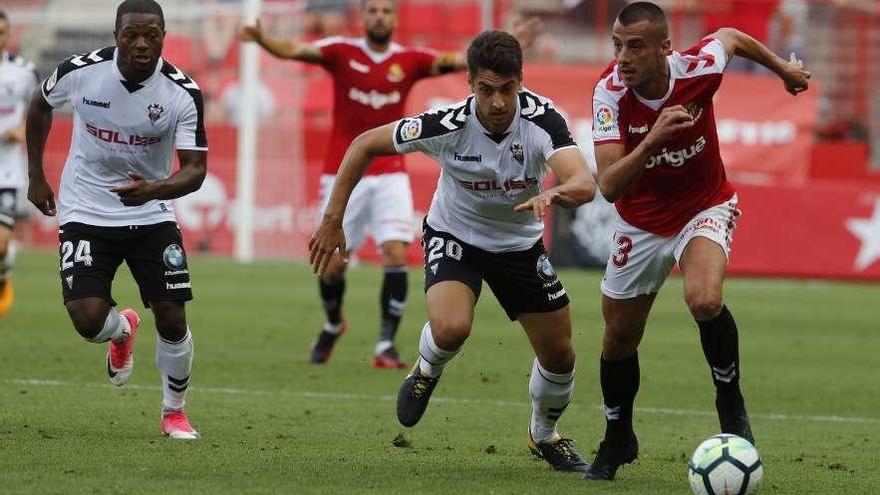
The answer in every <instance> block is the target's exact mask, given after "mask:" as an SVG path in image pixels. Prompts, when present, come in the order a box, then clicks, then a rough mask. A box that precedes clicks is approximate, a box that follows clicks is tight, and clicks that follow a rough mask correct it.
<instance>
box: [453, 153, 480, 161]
mask: <svg viewBox="0 0 880 495" xmlns="http://www.w3.org/2000/svg"><path fill="white" fill-rule="evenodd" d="M455 159H456V160H458V161H460V162H482V161H483V155H459V154H458V153H455Z"/></svg>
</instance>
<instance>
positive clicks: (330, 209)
mask: <svg viewBox="0 0 880 495" xmlns="http://www.w3.org/2000/svg"><path fill="white" fill-rule="evenodd" d="M396 126H397V122H394V123H391V124H386V125H383V126H381V127H376V128H374V129H370V130H369V131H367V132H365V133H363V134H361V135H360V136H358V137H357V138H356V139H355V140H354V141H352V143H351V146H349V147H348V151H346V153H345V157H344V158H343V159H342V164H341V165H340V166H339V171H338V172H337V173H336V180H335V181H334V182H333V190H332V191H331V192H330V200H329V202H328V203H327V208H325V209H324V216H323V218H322V219H321V224H320V225H319V226H318V230H316V231H315V233H314V235H312V238H311V239H309V263H311V265H312V267H313V269H314V271H315V273H317V274H318V275H323V274H324V271H325V270H326V269H327V265H328V263H330V258H331V257H332V256H333V253H334V252H335V251H336V250H337V249H338V250H339V253H340V254H341V255H342V257H343V261H346V262H347V261H348V259H347V256H348V252H347V250H346V248H345V234H344V233H343V232H342V219H343V217H344V215H345V208H346V206H347V205H348V199H349V198H350V197H351V192H352V191H353V190H354V186H356V185H357V183H358V182H359V181H360V180H361V177H363V176H364V171H366V170H367V165H369V164H370V162H371V161H372V160H373V157H376V156H383V155H397V154H399V153H398V152H397V150H396V149H395V148H394V128H395V127H396Z"/></svg>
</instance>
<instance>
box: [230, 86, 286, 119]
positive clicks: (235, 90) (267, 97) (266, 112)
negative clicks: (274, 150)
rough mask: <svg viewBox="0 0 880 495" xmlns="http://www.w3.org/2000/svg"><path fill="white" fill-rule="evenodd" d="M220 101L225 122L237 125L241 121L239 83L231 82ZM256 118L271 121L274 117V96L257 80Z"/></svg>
mask: <svg viewBox="0 0 880 495" xmlns="http://www.w3.org/2000/svg"><path fill="white" fill-rule="evenodd" d="M220 99H221V101H222V107H221V108H222V110H223V112H224V115H225V117H226V119H225V120H227V121H228V122H231V123H233V124H235V125H236V126H237V125H239V122H240V121H241V105H240V103H241V101H242V94H241V83H240V81H237V80H236V81H233V82H231V83H229V85H227V86H226V88H225V89H224V90H223V94H222V96H221V97H220ZM257 105H258V106H257V117H258V118H259V119H260V121H261V122H262V121H264V120H267V119H271V118H272V117H273V116H274V115H275V108H276V107H275V96H273V94H272V90H271V89H269V87H268V86H266V85H265V84H263V81H260V80H257Z"/></svg>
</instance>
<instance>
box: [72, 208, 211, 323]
mask: <svg viewBox="0 0 880 495" xmlns="http://www.w3.org/2000/svg"><path fill="white" fill-rule="evenodd" d="M58 232H59V234H58V239H59V242H60V248H59V256H60V258H61V291H62V293H63V294H64V302H65V303H66V302H68V301H73V300H76V299H82V298H84V297H101V298H104V299H106V300H108V301H110V304H112V305H114V306H115V305H116V301H114V300H113V297H112V296H111V285H112V283H113V277H114V276H115V275H116V269H117V268H119V265H120V264H122V261H123V260H124V261H125V263H126V264H127V265H128V268H129V270H131V274H132V276H133V277H134V280H135V281H136V282H137V284H138V288H139V289H140V292H141V300H142V301H143V303H144V306H147V307H149V306H150V301H189V300H191V299H192V298H193V296H192V288H191V284H190V281H189V268H188V267H187V263H186V252H185V251H184V250H183V240H182V238H181V236H180V229H179V228H178V227H177V224H176V223H175V222H162V223H157V224H153V225H136V226H131V227H95V226H92V225H85V224H81V223H74V222H70V223H65V224H64V225H62V226H61V229H60V230H59V231H58Z"/></svg>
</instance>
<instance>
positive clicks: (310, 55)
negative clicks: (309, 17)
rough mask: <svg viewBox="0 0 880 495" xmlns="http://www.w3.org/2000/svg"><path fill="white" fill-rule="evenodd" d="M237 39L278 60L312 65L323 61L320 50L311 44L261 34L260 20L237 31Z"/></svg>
mask: <svg viewBox="0 0 880 495" xmlns="http://www.w3.org/2000/svg"><path fill="white" fill-rule="evenodd" d="M238 39H240V40H241V41H243V42H249V41H252V42H254V43H257V44H258V45H260V46H261V47H263V49H264V50H266V51H267V52H269V53H271V54H272V55H274V56H276V57H278V58H285V59H290V60H299V61H300V62H307V63H312V64H319V63H321V62H322V61H323V60H324V56H323V55H322V54H321V50H319V49H318V47H316V46H315V45H312V44H311V43H298V42H293V41H290V40H287V39H284V38H278V37H274V36H268V35H267V34H266V33H265V32H263V28H262V27H261V26H260V20H259V19H257V22H256V24H254V25H253V26H242V28H241V29H240V30H239V31H238Z"/></svg>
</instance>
